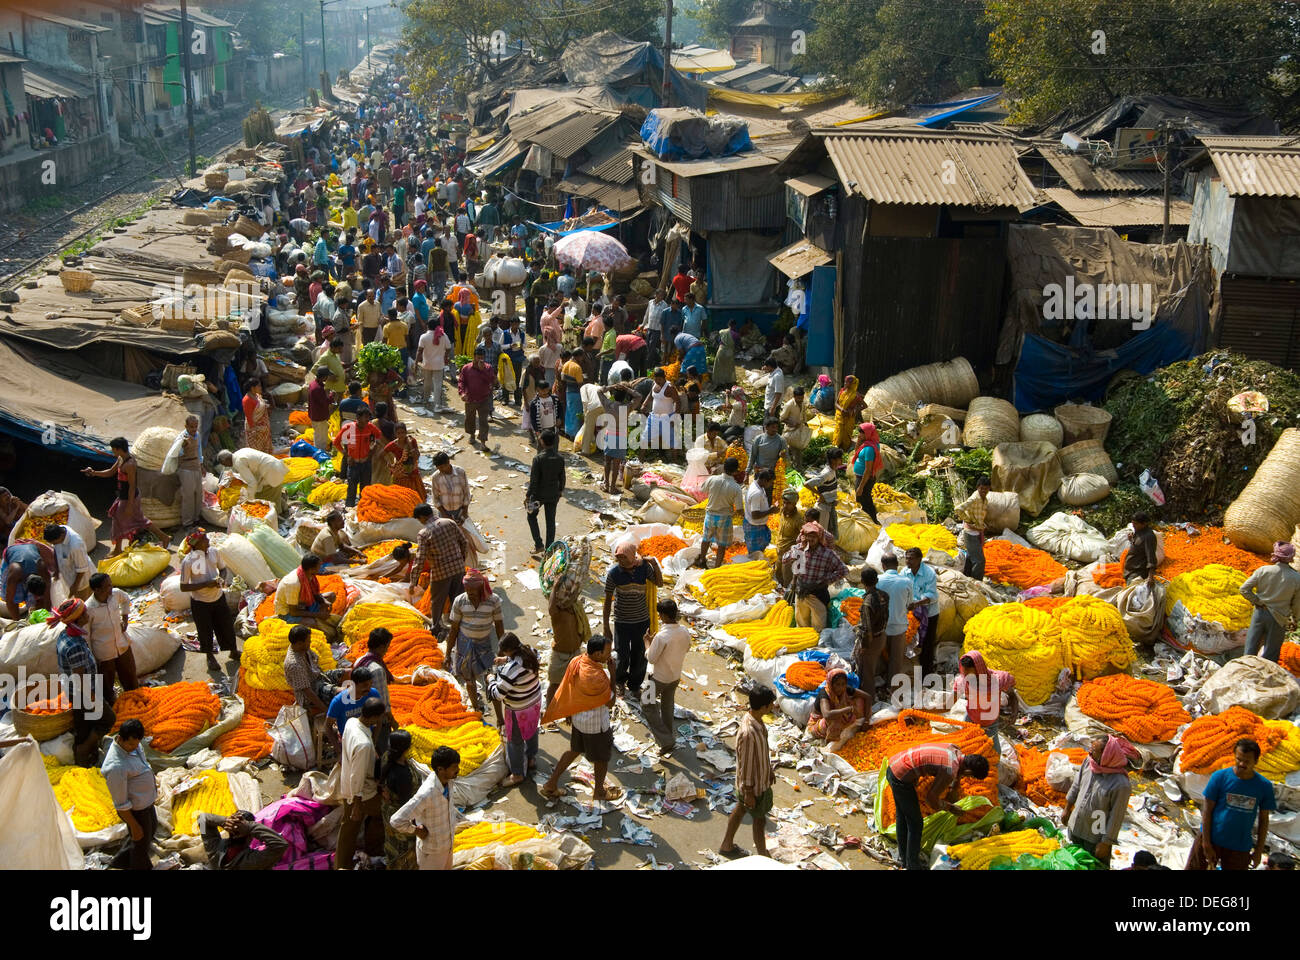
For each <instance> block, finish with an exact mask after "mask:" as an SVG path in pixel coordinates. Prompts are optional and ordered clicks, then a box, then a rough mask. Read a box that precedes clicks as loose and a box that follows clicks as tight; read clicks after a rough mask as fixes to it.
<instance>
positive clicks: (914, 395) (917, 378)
mask: <svg viewBox="0 0 1300 960" xmlns="http://www.w3.org/2000/svg"><path fill="white" fill-rule="evenodd" d="M979 391H980V385H979V381H978V380H977V379H976V378H975V371H974V370H973V369H972V368H971V365H970V361H969V360H967V359H966V358H965V357H957V358H956V359H954V360H947V361H944V362H943V363H927V364H926V365H925V366H922V367H913V368H912V369H910V370H904V371H903V372H902V373H896V374H894V375H893V376H892V377H889V378H887V379H885V380H881V381H880V382H879V383H877V384H876V385H874V386H873V387H872V388H871V389H870V390H868V391H867V396H866V401H867V406H868V407H870V408H871V409H872V410H873V411H874V410H880V411H885V410H889V409H890V408H891V407H892V406H894V405H896V404H897V405H901V406H904V407H908V408H910V409H913V410H915V409H916V406H917V404H920V403H942V404H944V405H945V406H949V407H965V406H966V405H967V404H968V403H970V401H971V400H972V399H973V398H974V397H975V395H976V394H977V393H979Z"/></svg>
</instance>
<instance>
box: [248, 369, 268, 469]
mask: <svg viewBox="0 0 1300 960" xmlns="http://www.w3.org/2000/svg"><path fill="white" fill-rule="evenodd" d="M244 446H246V447H252V448H253V449H254V450H261V451H262V452H263V453H270V452H271V402H270V401H269V400H267V399H266V397H264V396H262V381H261V380H260V379H257V378H254V379H253V380H251V381H250V382H249V384H248V392H247V393H245V394H244Z"/></svg>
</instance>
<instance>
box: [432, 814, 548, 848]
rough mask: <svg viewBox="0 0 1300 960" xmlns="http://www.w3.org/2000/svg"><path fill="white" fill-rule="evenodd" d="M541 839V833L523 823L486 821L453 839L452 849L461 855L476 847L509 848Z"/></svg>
mask: <svg viewBox="0 0 1300 960" xmlns="http://www.w3.org/2000/svg"><path fill="white" fill-rule="evenodd" d="M541 838H542V834H541V833H539V832H538V831H536V830H534V829H533V828H532V827H529V826H525V825H524V824H522V823H512V822H510V821H505V822H496V821H484V822H483V823H476V824H474V825H473V826H472V827H466V828H465V829H464V830H461V831H459V832H458V833H457V834H456V835H455V836H454V837H453V838H452V841H451V849H452V852H453V853H459V852H460V851H461V850H473V849H474V848H475V847H486V846H489V845H491V844H495V843H499V844H502V845H504V846H507V847H508V846H510V845H512V844H516V843H523V842H524V841H525V840H540V839H541Z"/></svg>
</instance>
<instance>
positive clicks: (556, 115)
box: [506, 99, 594, 143]
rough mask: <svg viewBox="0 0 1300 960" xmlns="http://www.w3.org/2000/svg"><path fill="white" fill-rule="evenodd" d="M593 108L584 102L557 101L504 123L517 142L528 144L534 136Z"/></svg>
mask: <svg viewBox="0 0 1300 960" xmlns="http://www.w3.org/2000/svg"><path fill="white" fill-rule="evenodd" d="M593 106H594V105H593V104H591V103H589V102H588V101H586V100H577V99H574V100H557V101H554V102H551V103H544V104H542V105H541V106H538V107H534V108H532V109H531V110H526V111H524V112H523V113H517V114H515V115H513V116H512V117H510V119H509V120H508V121H506V126H507V128H508V129H509V130H510V135H511V136H512V137H514V138H515V139H516V140H517V141H519V142H520V143H524V142H530V141H531V139H532V137H533V136H534V135H536V134H539V133H542V132H543V131H544V130H546V129H548V128H549V127H553V126H555V125H556V124H558V123H563V122H564V121H565V120H568V119H569V118H570V117H575V116H577V115H578V114H580V113H582V112H583V111H585V110H590V109H592V108H593Z"/></svg>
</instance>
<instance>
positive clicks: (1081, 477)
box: [1056, 473, 1110, 507]
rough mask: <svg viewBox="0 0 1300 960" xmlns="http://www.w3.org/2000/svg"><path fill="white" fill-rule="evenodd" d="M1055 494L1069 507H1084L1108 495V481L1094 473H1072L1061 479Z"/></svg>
mask: <svg viewBox="0 0 1300 960" xmlns="http://www.w3.org/2000/svg"><path fill="white" fill-rule="evenodd" d="M1056 495H1057V496H1058V497H1060V498H1061V502H1062V503H1064V504H1065V505H1066V506H1070V507H1084V506H1087V505H1088V504H1090V503H1096V502H1097V501H1099V500H1105V499H1106V498H1107V497H1109V496H1110V481H1109V480H1107V479H1106V478H1105V477H1103V476H1101V475H1100V474H1096V473H1072V474H1070V475H1069V476H1068V477H1065V478H1064V479H1063V480H1062V481H1061V486H1060V488H1059V489H1058V490H1057V493H1056Z"/></svg>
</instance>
